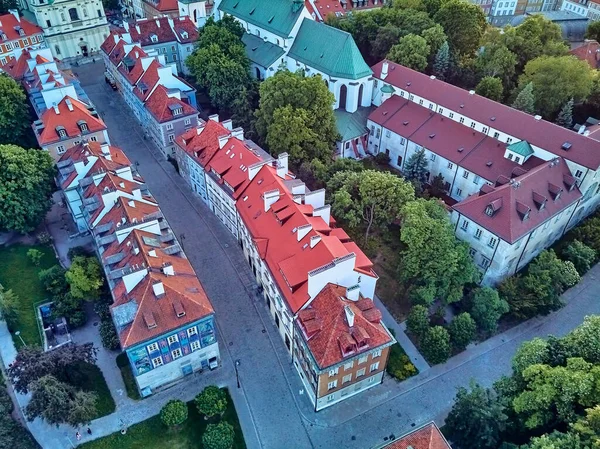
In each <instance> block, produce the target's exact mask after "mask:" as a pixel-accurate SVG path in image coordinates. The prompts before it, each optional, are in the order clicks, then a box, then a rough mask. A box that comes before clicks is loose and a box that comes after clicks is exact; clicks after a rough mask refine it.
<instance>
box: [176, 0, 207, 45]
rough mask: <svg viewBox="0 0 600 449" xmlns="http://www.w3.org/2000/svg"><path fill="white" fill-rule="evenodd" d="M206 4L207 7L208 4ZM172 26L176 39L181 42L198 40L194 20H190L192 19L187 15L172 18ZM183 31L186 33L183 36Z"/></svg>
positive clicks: (186, 42)
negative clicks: (185, 35)
mask: <svg viewBox="0 0 600 449" xmlns="http://www.w3.org/2000/svg"><path fill="white" fill-rule="evenodd" d="M206 6H207V9H208V5H206ZM173 28H174V29H175V34H176V35H177V40H178V41H179V42H181V43H182V44H188V43H191V42H196V41H197V40H198V28H196V25H194V22H192V19H190V18H189V17H188V16H184V17H179V18H175V19H173ZM184 32H185V33H187V37H184V35H183V33H184Z"/></svg>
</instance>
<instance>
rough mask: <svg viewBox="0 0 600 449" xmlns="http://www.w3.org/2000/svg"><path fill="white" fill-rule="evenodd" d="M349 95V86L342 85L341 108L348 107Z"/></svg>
mask: <svg viewBox="0 0 600 449" xmlns="http://www.w3.org/2000/svg"><path fill="white" fill-rule="evenodd" d="M347 96H348V88H347V87H346V85H345V84H342V87H340V106H339V107H340V109H346V97H347Z"/></svg>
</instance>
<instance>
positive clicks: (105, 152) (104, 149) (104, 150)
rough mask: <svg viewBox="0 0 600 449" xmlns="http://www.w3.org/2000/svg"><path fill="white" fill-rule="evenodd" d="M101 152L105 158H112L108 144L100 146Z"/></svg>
mask: <svg viewBox="0 0 600 449" xmlns="http://www.w3.org/2000/svg"><path fill="white" fill-rule="evenodd" d="M100 151H102V154H103V155H104V156H110V147H109V146H108V144H107V143H102V144H100Z"/></svg>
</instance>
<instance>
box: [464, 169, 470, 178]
mask: <svg viewBox="0 0 600 449" xmlns="http://www.w3.org/2000/svg"><path fill="white" fill-rule="evenodd" d="M463 178H465V179H469V172H468V171H467V170H465V171H463Z"/></svg>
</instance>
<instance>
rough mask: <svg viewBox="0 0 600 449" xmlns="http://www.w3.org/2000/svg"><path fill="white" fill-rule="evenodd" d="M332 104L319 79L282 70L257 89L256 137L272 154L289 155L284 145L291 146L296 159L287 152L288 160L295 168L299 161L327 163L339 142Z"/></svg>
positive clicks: (333, 98) (324, 86) (332, 97)
mask: <svg viewBox="0 0 600 449" xmlns="http://www.w3.org/2000/svg"><path fill="white" fill-rule="evenodd" d="M334 102H335V97H334V96H333V94H332V93H331V92H329V89H328V88H327V86H326V85H325V83H324V82H323V80H322V79H321V77H320V76H314V77H313V76H310V77H307V76H304V74H302V73H299V72H298V73H292V72H289V71H287V70H281V71H279V72H277V73H276V74H275V75H274V76H272V77H270V78H268V79H267V80H266V81H264V82H263V83H262V84H261V85H260V106H259V108H258V110H257V111H256V131H257V133H258V136H259V138H260V139H261V140H262V142H263V143H265V142H267V143H268V146H269V149H270V150H271V152H272V154H278V152H282V151H290V150H289V149H288V148H286V147H285V145H287V144H292V145H293V148H294V149H293V150H292V151H295V152H296V155H294V154H292V152H291V151H290V156H291V157H292V161H293V162H295V163H297V164H298V165H299V162H301V160H312V159H313V158H318V159H321V160H322V161H324V162H328V161H330V160H331V158H332V155H333V148H334V145H335V142H336V140H337V138H338V132H337V128H336V122H335V117H334V115H333V109H332V106H333V104H334ZM286 126H289V127H290V128H289V129H286V128H285V127H286ZM306 139H308V140H306ZM271 145H275V148H271ZM300 149H301V150H302V152H301V153H300ZM298 153H299V154H298ZM294 156H296V157H302V158H303V159H294Z"/></svg>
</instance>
